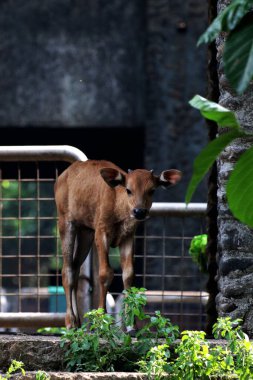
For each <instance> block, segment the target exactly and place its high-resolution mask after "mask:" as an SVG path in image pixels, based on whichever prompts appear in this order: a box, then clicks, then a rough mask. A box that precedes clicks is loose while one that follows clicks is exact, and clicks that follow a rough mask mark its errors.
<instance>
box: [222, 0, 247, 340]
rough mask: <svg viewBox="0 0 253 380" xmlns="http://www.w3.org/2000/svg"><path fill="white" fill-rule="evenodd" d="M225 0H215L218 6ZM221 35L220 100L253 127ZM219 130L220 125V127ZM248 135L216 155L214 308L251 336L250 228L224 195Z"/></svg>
mask: <svg viewBox="0 0 253 380" xmlns="http://www.w3.org/2000/svg"><path fill="white" fill-rule="evenodd" d="M227 4H228V1H221V0H220V1H218V10H222V9H223V8H224V6H225V5H227ZM223 47H224V36H221V37H219V38H218V39H217V51H218V55H217V59H218V63H219V65H218V75H219V83H220V101H219V103H220V104H221V105H223V106H224V107H226V108H228V109H230V110H231V111H234V112H235V113H236V116H237V118H238V120H239V122H240V125H241V126H242V128H243V129H244V130H245V131H252V129H253V112H252V101H253V99H252V96H253V86H252V85H251V86H250V87H249V88H248V90H247V91H246V92H245V93H244V94H243V95H241V96H238V95H236V94H235V92H234V91H233V90H232V89H231V87H230V86H229V83H228V81H227V80H226V78H225V75H224V72H223V64H222V52H223ZM220 132H222V129H221V130H220ZM252 142H253V140H252V138H248V139H247V140H245V139H236V140H235V141H233V142H232V143H231V144H230V145H229V146H228V147H227V148H226V149H225V150H224V151H223V153H222V154H221V155H220V159H219V160H218V173H219V174H218V193H217V195H218V230H219V233H218V254H217V260H218V265H219V272H218V287H219V294H218V296H217V299H216V301H217V310H218V313H219V315H221V316H230V317H231V318H241V319H243V321H244V329H245V330H246V332H247V333H248V334H249V335H250V336H253V297H252V294H253V231H252V229H250V228H249V227H247V226H246V225H244V224H242V223H240V222H239V221H238V220H236V219H235V218H234V217H233V215H232V214H231V212H230V210H229V207H228V204H227V199H226V184H227V180H228V178H229V175H230V173H231V171H232V170H233V167H234V165H235V163H236V162H237V160H238V158H239V157H240V155H241V154H242V153H243V152H244V151H245V150H246V149H247V148H249V147H250V146H252Z"/></svg>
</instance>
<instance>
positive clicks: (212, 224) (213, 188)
mask: <svg viewBox="0 0 253 380" xmlns="http://www.w3.org/2000/svg"><path fill="white" fill-rule="evenodd" d="M208 14H209V23H211V22H212V21H213V20H214V18H215V17H216V16H217V0H209V12H208ZM216 55H217V50H216V44H215V42H213V43H211V44H210V45H209V47H208V99H209V100H212V101H214V102H218V101H219V86H218V76H217V59H216ZM207 124H208V127H209V140H210V141H211V140H214V139H215V138H216V135H217V124H216V123H215V122H214V121H211V120H207ZM206 219H207V233H208V243H207V257H208V281H207V284H206V289H207V291H208V293H209V299H208V302H207V305H206V312H207V319H206V333H207V335H208V336H211V335H212V328H213V324H214V323H215V322H216V320H217V310H216V302H215V299H216V296H217V293H218V289H217V280H216V275H217V261H216V253H217V234H218V231H217V164H216V163H215V164H214V165H213V167H212V169H211V172H210V175H209V179H208V200H207V218H206Z"/></svg>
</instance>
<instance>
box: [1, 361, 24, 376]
mask: <svg viewBox="0 0 253 380" xmlns="http://www.w3.org/2000/svg"><path fill="white" fill-rule="evenodd" d="M17 371H21V373H22V375H23V376H24V375H25V370H24V363H23V362H20V361H17V360H12V362H11V365H10V367H9V368H8V370H7V372H6V374H5V375H0V380H5V379H9V378H10V377H11V376H12V375H13V374H14V373H15V372H17Z"/></svg>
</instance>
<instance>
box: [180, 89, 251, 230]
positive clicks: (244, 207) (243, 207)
mask: <svg viewBox="0 0 253 380" xmlns="http://www.w3.org/2000/svg"><path fill="white" fill-rule="evenodd" d="M194 99H196V100H197V101H195V100H194ZM202 99H203V98H201V97H200V101H199V97H196V96H195V97H194V98H193V100H192V101H191V105H193V106H194V107H196V108H197V109H198V110H199V111H200V112H203V111H204V112H205V117H206V118H207V119H211V120H214V117H215V119H216V121H217V122H218V123H219V122H220V119H219V116H218V113H219V108H218V107H216V108H215V109H214V106H213V102H209V101H208V100H207V99H205V100H204V101H202ZM208 105H210V107H208ZM213 113H214V115H213ZM230 114H233V113H232V112H230ZM234 118H235V115H234ZM229 119H231V120H233V117H232V116H231V115H230V116H229ZM221 120H222V121H224V107H222V109H221ZM227 127H228V132H225V133H223V134H221V135H220V136H219V137H217V138H216V139H215V140H213V141H211V142H210V143H209V144H208V145H207V146H206V147H205V148H204V149H203V150H202V151H201V152H200V154H199V155H198V156H197V157H196V159H195V161H194V167H193V175H192V178H191V181H190V183H189V185H188V188H187V192H186V203H189V202H190V200H191V197H192V195H193V193H194V191H195V190H196V188H197V186H198V184H199V182H200V181H201V180H202V179H203V177H204V176H205V174H206V173H207V171H208V170H209V169H210V167H211V166H212V165H213V163H214V162H215V160H216V159H217V157H218V156H219V155H220V153H221V152H222V151H223V149H224V148H225V147H226V146H227V145H228V144H229V143H230V142H232V141H233V140H234V139H236V138H239V137H244V138H246V139H248V140H250V139H251V140H252V136H253V134H250V133H245V132H243V131H242V130H241V128H240V126H239V124H238V126H237V127H236V124H235V123H233V126H232V127H231V125H227ZM252 178H253V148H252V147H251V148H249V149H248V150H247V151H246V152H244V153H243V154H242V155H241V157H240V158H239V160H238V161H237V163H236V165H235V167H234V169H233V171H232V173H231V175H230V176H229V179H228V182H227V189H226V190H227V200H228V205H229V208H230V210H231V212H232V213H233V215H234V216H235V217H236V218H237V219H239V220H240V221H241V222H243V223H245V224H247V225H248V226H250V227H253V216H252V213H250V212H249V210H251V209H252V207H253V201H252V200H253V197H252V194H253V181H252Z"/></svg>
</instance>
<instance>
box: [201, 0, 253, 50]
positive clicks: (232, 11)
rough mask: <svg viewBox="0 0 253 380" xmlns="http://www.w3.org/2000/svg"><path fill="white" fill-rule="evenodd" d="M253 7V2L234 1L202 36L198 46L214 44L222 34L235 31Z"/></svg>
mask: <svg viewBox="0 0 253 380" xmlns="http://www.w3.org/2000/svg"><path fill="white" fill-rule="evenodd" d="M252 6H253V1H252V0H232V2H231V4H230V5H228V6H227V7H226V8H225V9H224V10H223V11H222V12H220V14H219V15H218V16H217V17H216V18H215V19H214V20H213V22H212V23H211V25H209V27H208V28H207V30H206V31H205V32H204V33H203V34H202V35H201V36H200V38H199V40H198V45H200V44H202V43H209V42H212V41H213V40H214V39H215V38H216V37H217V36H218V34H219V33H220V32H229V31H231V30H233V29H235V27H236V26H237V25H238V24H239V22H240V21H241V19H242V18H243V16H244V15H245V14H246V13H247V12H248V11H249V10H250V8H251V7H252Z"/></svg>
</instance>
